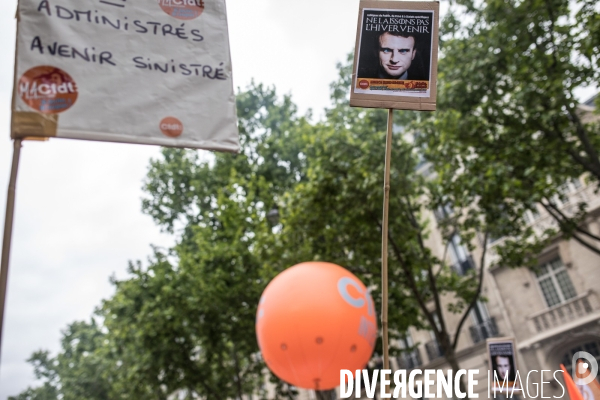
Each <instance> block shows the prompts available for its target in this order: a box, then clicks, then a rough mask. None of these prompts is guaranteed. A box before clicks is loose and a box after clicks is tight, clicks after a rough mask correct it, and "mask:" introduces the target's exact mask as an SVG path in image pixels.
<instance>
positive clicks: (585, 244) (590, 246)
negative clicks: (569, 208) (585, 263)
mask: <svg viewBox="0 0 600 400" xmlns="http://www.w3.org/2000/svg"><path fill="white" fill-rule="evenodd" d="M541 204H542V206H544V208H545V209H546V211H548V214H550V215H552V217H553V218H554V219H555V220H556V221H557V222H558V224H559V225H560V226H561V227H562V226H564V223H563V222H562V221H561V220H560V218H559V217H557V216H556V215H555V214H554V211H553V210H552V208H550V207H549V206H548V205H547V204H545V203H544V202H542V203H541ZM571 237H572V238H573V239H575V240H576V241H577V242H579V243H581V244H582V245H583V246H585V247H587V248H588V249H589V250H591V251H593V252H594V253H596V254H598V255H600V249H598V248H597V247H595V246H592V245H591V244H590V243H588V242H586V241H585V240H583V239H582V238H581V237H579V236H577V234H576V233H575V232H573V233H572V234H571Z"/></svg>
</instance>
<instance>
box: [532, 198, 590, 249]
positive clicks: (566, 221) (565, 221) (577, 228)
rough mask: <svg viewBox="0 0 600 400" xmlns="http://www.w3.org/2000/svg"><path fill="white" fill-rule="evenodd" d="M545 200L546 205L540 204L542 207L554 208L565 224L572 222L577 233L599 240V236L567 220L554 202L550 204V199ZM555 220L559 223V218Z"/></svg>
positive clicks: (571, 222)
mask: <svg viewBox="0 0 600 400" xmlns="http://www.w3.org/2000/svg"><path fill="white" fill-rule="evenodd" d="M547 202H548V203H547V205H546V204H543V203H542V205H543V206H544V208H546V206H548V207H551V208H552V209H553V210H554V211H555V212H556V213H557V214H558V215H560V217H561V219H562V221H563V222H564V223H565V224H572V225H573V228H574V229H575V230H576V231H577V232H579V233H581V234H583V235H586V236H588V237H589V238H591V239H594V240H598V241H600V236H597V235H594V234H593V233H591V232H589V231H587V230H585V229H583V228H582V227H581V226H579V224H577V223H576V222H573V221H570V220H569V217H567V216H566V215H565V214H564V213H563V212H562V211H561V210H560V209H559V208H558V207H556V206H555V205H554V204H552V203H551V202H550V201H548V200H547ZM550 215H552V216H553V217H554V215H553V214H550ZM555 219H556V218H555ZM557 222H559V223H560V221H559V220H557Z"/></svg>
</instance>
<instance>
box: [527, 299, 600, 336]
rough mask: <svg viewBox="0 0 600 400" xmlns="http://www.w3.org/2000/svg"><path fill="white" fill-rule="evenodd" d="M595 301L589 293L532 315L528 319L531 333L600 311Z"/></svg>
mask: <svg viewBox="0 0 600 400" xmlns="http://www.w3.org/2000/svg"><path fill="white" fill-rule="evenodd" d="M595 300H596V299H595V296H594V295H593V294H592V292H587V293H584V294H581V295H579V296H577V297H574V298H572V299H570V300H568V301H566V302H564V303H562V304H558V305H555V306H553V307H550V308H548V309H547V310H543V311H540V312H537V313H535V314H533V315H530V316H529V317H528V318H527V319H528V320H529V322H530V328H531V331H532V332H533V333H540V332H544V331H547V330H549V329H552V328H556V327H559V326H561V325H564V324H566V323H569V322H572V321H576V320H577V319H579V318H582V317H585V316H586V315H588V314H591V313H592V312H594V311H595V310H598V309H599V307H598V304H597V302H596V301H595Z"/></svg>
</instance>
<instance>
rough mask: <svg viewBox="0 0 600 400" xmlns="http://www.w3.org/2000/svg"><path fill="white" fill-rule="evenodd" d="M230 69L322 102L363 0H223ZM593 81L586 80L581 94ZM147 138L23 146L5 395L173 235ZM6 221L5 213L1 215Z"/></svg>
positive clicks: (0, 19) (4, 162)
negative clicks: (165, 229) (131, 268)
mask: <svg viewBox="0 0 600 400" xmlns="http://www.w3.org/2000/svg"><path fill="white" fill-rule="evenodd" d="M15 9H16V0H3V1H0V38H1V39H0V215H2V217H0V221H3V220H4V210H5V202H6V188H7V185H8V178H9V173H10V162H11V158H12V144H11V141H10V139H9V124H10V99H11V93H12V74H13V63H14V60H13V57H14V41H15V37H14V36H15V20H14V15H15ZM227 11H228V19H229V31H230V43H231V53H232V59H233V60H232V61H233V80H234V85H235V86H236V87H242V88H243V87H245V86H246V85H247V84H248V83H249V82H250V81H251V79H254V80H255V81H256V82H262V83H265V84H269V85H275V86H276V87H277V89H278V91H279V93H291V94H292V95H293V99H294V101H295V102H296V103H297V104H298V105H299V106H300V110H301V112H305V111H306V110H307V109H308V108H312V109H313V110H314V111H315V113H316V114H317V115H319V114H320V111H321V110H322V109H323V108H324V107H325V106H327V105H329V83H330V82H331V81H333V80H334V79H336V76H337V71H336V67H335V65H336V63H337V62H339V61H343V60H345V57H346V54H347V53H348V52H349V51H351V49H352V47H353V45H354V40H355V34H356V32H355V30H356V21H357V16H358V0H303V1H288V0H253V1H247V0H228V1H227ZM591 93H592V91H591V90H584V91H582V92H581V96H580V98H584V99H585V98H587V97H589V95H591ZM158 152H159V149H158V148H157V147H152V146H140V145H128V144H112V143H99V142H85V141H75V140H66V139H52V140H50V141H48V142H26V143H25V145H24V147H23V149H22V152H21V163H20V171H19V179H18V186H17V208H16V215H15V227H14V236H13V246H12V254H11V263H10V275H9V291H8V299H7V313H6V316H5V324H4V338H3V343H2V360H1V365H0V400H3V399H6V398H7V396H9V395H16V394H18V393H19V392H20V391H22V390H23V389H25V388H26V387H27V386H29V385H32V384H34V383H35V381H34V377H33V370H32V368H31V366H30V365H29V364H27V363H26V362H25V360H26V359H27V358H28V357H29V356H30V355H31V353H32V352H33V351H35V350H38V349H48V350H50V351H52V352H54V353H55V352H56V351H58V349H59V339H60V331H61V329H64V328H65V327H66V325H67V324H68V323H70V322H72V321H74V320H82V319H87V320H89V318H90V316H91V314H92V312H93V310H94V308H95V307H96V306H97V305H99V304H100V300H101V299H102V298H106V297H108V296H110V295H111V293H112V292H113V290H112V287H111V286H110V284H109V282H108V279H109V277H110V276H111V275H113V274H116V275H117V276H118V277H121V278H123V277H125V276H126V272H125V271H126V268H127V263H128V261H129V260H142V261H145V260H146V257H147V256H148V255H149V254H150V252H151V249H150V245H151V244H154V245H158V246H169V245H170V244H171V243H172V240H173V239H172V238H171V237H169V236H168V235H164V234H161V233H160V232H159V230H158V228H157V227H156V226H154V224H153V222H152V220H151V219H150V218H149V217H148V216H145V215H143V214H142V213H141V211H140V208H141V197H142V196H143V193H142V191H141V186H142V181H143V179H144V175H145V172H146V169H147V166H148V161H149V159H150V158H151V157H157V156H158ZM0 226H4V225H3V222H2V225H0Z"/></svg>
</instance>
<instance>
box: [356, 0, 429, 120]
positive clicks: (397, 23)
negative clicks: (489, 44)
mask: <svg viewBox="0 0 600 400" xmlns="http://www.w3.org/2000/svg"><path fill="white" fill-rule="evenodd" d="M438 10H439V3H437V2H426V3H421V2H396V1H394V2H387V1H363V2H361V8H360V14H359V24H358V32H357V45H356V50H355V59H354V70H353V72H354V76H353V83H352V92H351V93H352V94H351V101H350V104H351V105H353V106H361V107H382V108H398V109H412V110H415V109H416V110H435V94H436V90H435V82H436V75H437V44H438V40H437V39H438ZM382 102H383V103H385V104H381V103H382Z"/></svg>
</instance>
